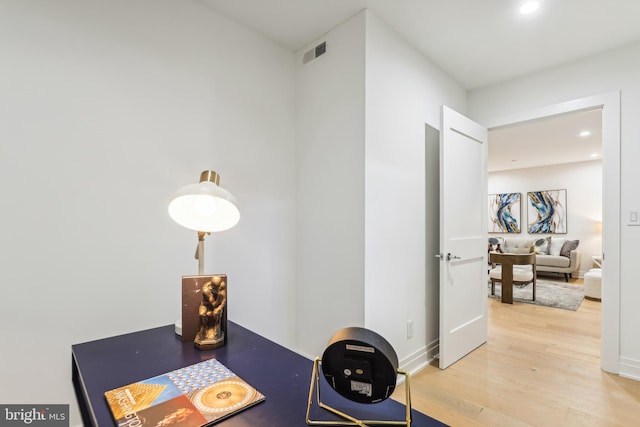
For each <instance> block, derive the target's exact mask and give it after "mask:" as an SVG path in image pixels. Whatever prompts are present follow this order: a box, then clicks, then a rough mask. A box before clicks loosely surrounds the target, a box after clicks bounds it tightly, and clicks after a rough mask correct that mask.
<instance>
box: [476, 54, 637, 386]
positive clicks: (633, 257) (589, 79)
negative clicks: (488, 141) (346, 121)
mask: <svg viewBox="0 0 640 427" xmlns="http://www.w3.org/2000/svg"><path fill="white" fill-rule="evenodd" d="M638 75H640V43H635V44H630V45H628V46H626V47H622V48H619V49H615V50H611V51H608V52H605V53H602V54H600V55H596V56H593V57H590V58H587V59H584V60H581V61H576V62H574V63H571V64H567V65H565V66H562V67H557V68H553V69H550V70H547V71H544V72H540V73H536V74H533V75H530V76H525V77H522V78H519V79H515V80H512V81H509V82H506V83H503V84H499V85H495V86H491V87H487V88H483V89H479V90H476V91H473V92H471V93H470V94H469V103H470V114H471V115H472V117H473V118H475V119H476V120H478V121H479V122H481V123H482V122H491V121H493V120H498V119H500V118H501V117H505V116H509V115H511V114H513V113H514V112H520V111H526V110H530V109H533V108H542V107H544V106H547V105H551V104H555V103H559V102H564V101H569V100H573V99H578V98H582V97H585V96H591V95H595V94H600V93H606V92H610V91H616V90H620V92H621V123H620V126H621V147H620V149H621V162H620V169H621V170H620V179H621V188H620V200H621V210H622V212H623V213H624V212H625V211H627V210H632V209H638V207H639V206H640V187H639V186H638V185H637V183H638V182H640V169H639V168H638V165H637V163H638V159H639V158H640V144H638V143H637V141H638V140H640V127H639V126H638V125H637V122H638V120H637V117H638V116H639V115H640V80H639V79H638ZM603 226H604V228H605V230H604V231H605V233H606V227H607V225H606V223H605V224H603ZM620 234H621V241H620V253H621V255H620V260H619V261H620V265H621V271H620V276H621V280H620V296H621V298H620V373H621V374H622V375H625V376H630V377H634V378H637V379H640V340H638V339H637V325H638V324H640V312H639V311H638V310H637V307H638V303H640V287H638V286H637V284H638V282H640V270H639V269H638V268H637V248H638V246H639V245H640V227H629V226H625V225H624V221H623V225H622V230H621V233H620ZM605 256H606V254H605Z"/></svg>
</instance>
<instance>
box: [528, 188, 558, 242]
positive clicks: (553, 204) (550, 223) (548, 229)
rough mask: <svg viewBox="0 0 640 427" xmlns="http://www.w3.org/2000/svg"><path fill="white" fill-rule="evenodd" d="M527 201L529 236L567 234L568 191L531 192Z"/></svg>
mask: <svg viewBox="0 0 640 427" xmlns="http://www.w3.org/2000/svg"><path fill="white" fill-rule="evenodd" d="M527 201H528V203H527V231H528V232H529V234H545V233H551V234H565V233H566V232H567V190H545V191H531V192H529V193H527Z"/></svg>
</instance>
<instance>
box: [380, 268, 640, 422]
mask: <svg viewBox="0 0 640 427" xmlns="http://www.w3.org/2000/svg"><path fill="white" fill-rule="evenodd" d="M559 281H561V280H559ZM571 282H573V283H578V284H581V280H579V279H578V280H577V279H573V280H571ZM487 303H488V308H489V309H488V313H489V320H488V324H489V336H488V342H487V343H486V344H484V345H482V346H481V347H479V348H478V349H476V350H475V351H473V352H472V353H471V354H469V355H467V356H466V357H464V358H463V359H461V360H460V361H458V362H456V363H454V364H453V365H452V366H450V367H449V368H447V369H445V370H440V369H439V368H438V367H437V361H436V363H435V364H434V365H432V366H427V367H426V368H425V369H423V370H422V371H421V372H419V373H417V374H415V375H414V376H412V378H411V396H412V403H413V407H414V408H415V409H417V410H419V411H421V412H424V413H425V414H428V415H430V416H432V417H434V418H436V419H438V420H440V421H442V422H444V423H446V424H448V425H451V426H472V427H479V426H492V427H494V426H505V427H506V426H508V427H526V426H545V427H546V426H614V427H635V426H638V425H640V381H633V380H630V379H628V378H623V377H620V376H618V375H613V374H608V373H606V372H604V371H602V370H601V369H600V322H601V303H600V302H597V301H590V300H584V301H583V302H582V304H581V305H580V307H579V308H578V310H577V311H570V310H563V309H558V308H549V307H542V306H537V305H533V304H526V303H517V302H516V303H514V304H502V303H501V302H500V301H499V300H495V299H491V298H489V299H488V301H487ZM401 394H403V393H398V392H396V394H394V396H393V397H394V398H395V399H398V400H401V401H402V396H400V395H401Z"/></svg>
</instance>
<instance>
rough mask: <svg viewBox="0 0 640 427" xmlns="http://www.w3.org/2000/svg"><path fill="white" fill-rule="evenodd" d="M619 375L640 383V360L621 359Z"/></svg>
mask: <svg viewBox="0 0 640 427" xmlns="http://www.w3.org/2000/svg"><path fill="white" fill-rule="evenodd" d="M618 375H620V376H621V377H625V378H630V379H632V380H636V381H640V360H635V359H630V358H627V357H621V358H620V371H619V373H618Z"/></svg>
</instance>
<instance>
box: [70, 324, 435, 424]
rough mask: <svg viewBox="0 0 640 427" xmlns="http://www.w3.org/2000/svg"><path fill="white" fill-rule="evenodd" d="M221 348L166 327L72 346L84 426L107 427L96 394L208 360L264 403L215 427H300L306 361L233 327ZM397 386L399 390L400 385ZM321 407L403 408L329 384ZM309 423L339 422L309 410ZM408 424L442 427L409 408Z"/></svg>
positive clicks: (390, 413)
mask: <svg viewBox="0 0 640 427" xmlns="http://www.w3.org/2000/svg"><path fill="white" fill-rule="evenodd" d="M228 337H229V338H228V343H227V345H226V346H224V347H221V348H218V349H215V350H208V351H200V350H197V349H195V348H194V346H193V343H192V342H186V343H183V342H182V341H181V340H180V338H179V337H177V336H176V335H175V334H174V327H173V325H170V326H163V327H159V328H154V329H149V330H146V331H140V332H134V333H131V334H126V335H120V336H116V337H112V338H105V339H101V340H97V341H91V342H87V343H83V344H76V345H73V346H72V380H73V385H74V388H75V392H76V397H77V399H78V404H79V406H80V411H81V413H82V418H83V422H84V424H85V425H86V426H114V425H115V422H114V421H113V418H112V417H111V413H110V412H109V408H108V407H107V403H106V400H105V398H104V392H105V391H107V390H111V389H114V388H117V387H120V386H123V385H127V384H130V383H133V382H135V381H139V380H143V379H146V378H150V377H153V376H156V375H160V374H163V373H166V372H170V371H173V370H175V369H179V368H182V367H185V366H188V365H191V364H194V363H198V362H201V361H204V360H208V359H211V358H216V359H218V360H219V361H220V362H222V363H223V364H224V365H225V366H227V367H228V368H229V369H231V370H232V371H233V372H235V373H236V374H237V375H238V376H240V377H241V378H243V379H244V380H245V381H247V382H248V383H249V384H251V385H252V386H254V387H255V388H256V389H258V391H260V392H261V393H262V394H264V395H265V396H266V400H265V401H264V402H262V403H259V404H258V405H256V406H253V407H251V408H248V409H246V410H244V411H242V412H240V413H238V414H236V415H234V416H232V417H230V418H228V419H226V420H224V421H222V422H220V423H219V424H217V425H219V426H221V427H297V426H301V427H302V426H306V425H307V424H306V422H305V414H306V410H307V399H308V395H309V383H310V380H311V372H312V369H313V362H312V361H311V360H309V359H307V358H305V357H303V356H301V355H299V354H297V353H294V352H293V351H291V350H288V349H287V348H285V347H282V346H280V345H278V344H276V343H274V342H272V341H269V340H268V339H266V338H264V337H262V336H260V335H257V334H255V333H254V332H251V331H250V330H248V329H246V328H243V327H242V326H239V325H237V324H235V323H233V322H229V325H228ZM321 380H322V381H324V380H323V379H321ZM402 387H404V386H402ZM322 398H323V401H325V403H328V404H330V405H332V406H333V405H335V407H336V409H340V410H343V411H344V412H346V413H349V414H350V415H354V416H356V417H358V418H361V419H392V420H403V419H404V416H405V409H404V406H403V405H401V404H399V403H398V402H395V401H393V400H392V399H387V400H385V401H384V402H382V403H378V404H374V405H364V404H358V403H353V402H349V401H347V400H345V399H342V398H341V397H340V396H338V395H337V394H336V393H335V392H334V391H333V390H332V389H331V388H330V387H328V386H326V387H323V389H322ZM311 418H312V419H314V420H341V419H340V418H337V417H336V416H334V415H332V414H330V413H328V412H327V411H324V410H322V409H320V408H317V407H316V406H315V405H314V406H313V410H312V412H311ZM411 425H412V426H415V427H418V426H444V424H442V423H440V422H439V421H436V420H434V419H432V418H430V417H428V416H426V415H424V414H421V413H419V412H417V411H415V410H414V411H412V424H411Z"/></svg>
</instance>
